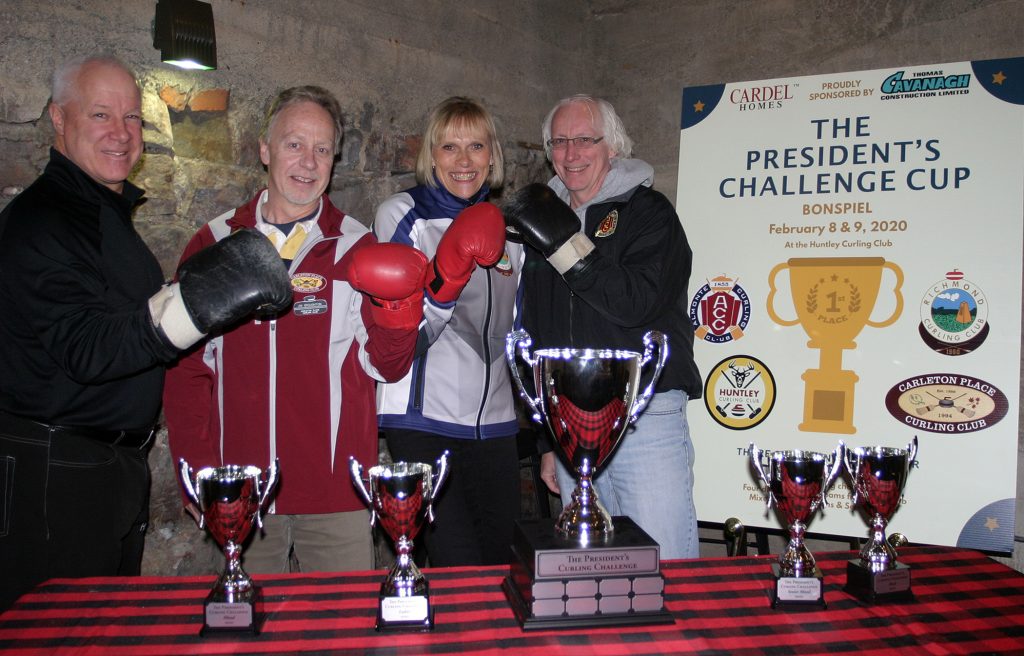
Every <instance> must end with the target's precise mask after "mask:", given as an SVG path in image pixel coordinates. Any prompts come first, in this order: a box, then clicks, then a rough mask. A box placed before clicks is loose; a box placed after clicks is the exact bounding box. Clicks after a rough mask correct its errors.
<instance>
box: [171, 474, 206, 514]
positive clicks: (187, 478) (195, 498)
mask: <svg viewBox="0 0 1024 656" xmlns="http://www.w3.org/2000/svg"><path fill="white" fill-rule="evenodd" d="M178 479H179V480H181V486H182V487H183V488H185V495H186V496H187V497H188V500H189V503H190V504H191V505H192V508H193V509H194V510H195V512H194V513H193V514H194V515H195V516H196V517H198V518H199V528H205V527H206V517H205V516H204V515H203V511H202V505H203V504H202V502H200V500H199V494H198V493H197V492H196V487H198V485H196V484H195V483H193V482H192V468H191V467H189V466H188V463H187V462H185V459H184V458H179V459H178Z"/></svg>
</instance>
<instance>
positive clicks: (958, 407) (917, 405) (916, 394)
mask: <svg viewBox="0 0 1024 656" xmlns="http://www.w3.org/2000/svg"><path fill="white" fill-rule="evenodd" d="M885 407H886V409H887V410H889V414H891V415H892V416H893V417H895V418H896V420H897V421H899V422H901V423H903V424H906V425H907V426H910V427H911V428H915V429H918V430H923V431H928V432H929V433H945V434H961V433H973V432H974V431H979V430H983V429H985V428H988V427H989V426H992V425H994V424H996V423H998V422H999V421H1000V420H1001V419H1002V418H1003V417H1005V416H1006V413H1007V411H1008V410H1009V407H1010V404H1009V402H1008V401H1007V399H1006V395H1005V394H1003V392H1002V391H1000V390H999V389H998V388H996V386H995V385H993V384H991V383H987V382H985V381H983V380H981V379H980V378H974V377H973V376H967V375H964V374H923V375H920V376H915V377H914V378H908V379H907V380H904V381H901V382H899V383H897V384H896V385H894V386H893V387H892V389H890V390H889V392H888V393H887V394H886V395H885Z"/></svg>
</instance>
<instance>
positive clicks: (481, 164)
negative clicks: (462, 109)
mask: <svg viewBox="0 0 1024 656" xmlns="http://www.w3.org/2000/svg"><path fill="white" fill-rule="evenodd" d="M430 155H431V157H432V159H433V164H434V174H435V175H437V179H438V180H440V181H441V184H442V185H444V188H445V189H447V190H448V191H449V192H451V193H452V194H453V195H455V196H458V197H459V198H464V199H467V200H468V199H470V198H472V197H473V196H475V195H476V193H477V192H478V191H480V188H481V187H483V186H484V182H485V181H486V180H487V175H488V174H489V172H490V168H491V164H492V163H493V160H492V159H491V142H490V139H488V137H487V133H486V132H484V130H482V129H480V128H472V127H449V128H448V129H447V130H445V134H444V138H443V139H441V140H439V141H438V142H437V143H436V144H434V147H433V148H431V149H430Z"/></svg>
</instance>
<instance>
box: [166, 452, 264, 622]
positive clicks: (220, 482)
mask: <svg viewBox="0 0 1024 656" xmlns="http://www.w3.org/2000/svg"><path fill="white" fill-rule="evenodd" d="M178 464H179V467H178V475H179V478H180V480H181V484H182V486H183V487H184V489H185V494H186V495H187V497H188V499H189V501H190V502H191V503H192V505H193V507H194V509H195V510H196V511H197V514H198V516H199V528H206V529H207V530H209V531H210V535H212V536H213V539H214V540H216V541H217V543H218V544H219V545H221V547H222V548H223V550H224V558H225V561H226V562H225V566H224V572H223V573H222V574H221V575H220V577H219V578H218V579H217V582H216V584H215V585H214V587H213V590H212V591H210V594H209V595H208V596H207V598H206V601H205V604H204V624H203V628H202V630H201V631H200V633H201V634H204V633H206V632H210V631H212V632H217V631H230V632H235V631H250V632H252V633H258V632H259V613H258V608H257V606H258V602H259V589H258V588H257V587H256V586H255V585H254V584H253V581H252V579H251V578H249V575H248V574H246V573H245V570H243V569H242V564H241V554H242V543H244V542H245V540H246V538H248V537H249V534H250V533H251V532H252V529H253V526H254V525H256V526H261V527H262V525H263V521H262V519H261V516H260V511H261V509H262V508H263V507H264V505H265V504H266V502H267V499H268V498H269V497H270V495H271V493H272V492H273V490H274V488H275V487H276V486H277V480H278V463H277V461H276V460H275V461H274V463H273V464H272V465H271V466H270V467H268V468H267V470H266V472H264V471H263V470H261V469H260V468H259V467H255V466H253V465H245V466H239V465H224V466H223V467H205V468H203V469H200V470H199V471H198V472H195V473H193V471H192V468H191V467H190V466H189V465H188V463H187V462H186V461H185V459H184V458H182V459H181V460H179V463H178Z"/></svg>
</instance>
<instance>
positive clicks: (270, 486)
mask: <svg viewBox="0 0 1024 656" xmlns="http://www.w3.org/2000/svg"><path fill="white" fill-rule="evenodd" d="M280 471H281V463H280V460H279V459H278V458H274V462H272V463H270V466H269V467H267V470H266V471H265V472H264V475H263V476H261V478H262V479H264V480H263V481H262V483H263V489H262V490H261V491H260V503H259V506H258V507H257V508H256V526H259V527H260V528H263V513H264V512H265V511H266V506H267V499H269V498H270V495H271V493H273V491H274V488H276V487H277V478H278V474H279V473H280Z"/></svg>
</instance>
